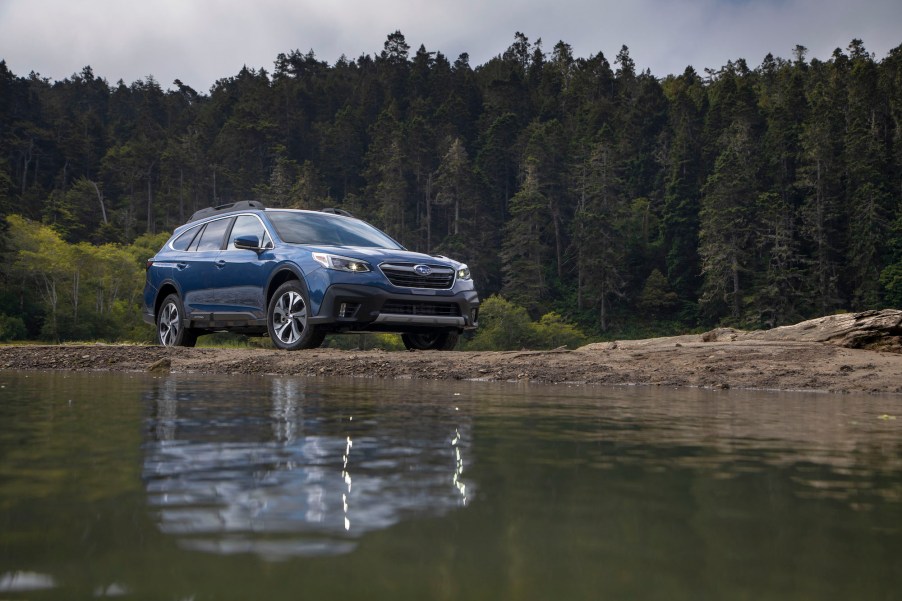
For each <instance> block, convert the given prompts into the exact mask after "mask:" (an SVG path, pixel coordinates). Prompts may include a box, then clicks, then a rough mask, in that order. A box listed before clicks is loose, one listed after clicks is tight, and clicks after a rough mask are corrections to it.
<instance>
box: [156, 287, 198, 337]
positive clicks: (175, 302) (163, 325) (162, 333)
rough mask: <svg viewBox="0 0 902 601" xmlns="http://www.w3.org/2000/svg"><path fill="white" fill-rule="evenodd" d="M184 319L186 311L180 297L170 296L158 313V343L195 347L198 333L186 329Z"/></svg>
mask: <svg viewBox="0 0 902 601" xmlns="http://www.w3.org/2000/svg"><path fill="white" fill-rule="evenodd" d="M184 317H185V309H184V307H183V306H182V301H181V299H179V297H178V295H176V294H170V295H169V296H167V297H166V298H165V299H163V304H161V305H160V309H159V310H158V311H157V342H158V343H160V344H161V345H162V346H194V345H195V344H196V343H197V331H195V330H192V329H191V328H186V327H185V325H184V323H183V320H184Z"/></svg>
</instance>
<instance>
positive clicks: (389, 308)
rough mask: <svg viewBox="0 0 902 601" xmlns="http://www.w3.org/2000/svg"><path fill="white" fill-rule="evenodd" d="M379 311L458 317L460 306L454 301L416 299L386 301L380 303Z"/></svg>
mask: <svg viewBox="0 0 902 601" xmlns="http://www.w3.org/2000/svg"><path fill="white" fill-rule="evenodd" d="M381 313H390V314H392V315H430V316H448V317H458V316H459V315H460V307H458V306H457V305H456V304H454V303H428V302H416V301H388V302H387V303H385V304H384V305H382V311H381Z"/></svg>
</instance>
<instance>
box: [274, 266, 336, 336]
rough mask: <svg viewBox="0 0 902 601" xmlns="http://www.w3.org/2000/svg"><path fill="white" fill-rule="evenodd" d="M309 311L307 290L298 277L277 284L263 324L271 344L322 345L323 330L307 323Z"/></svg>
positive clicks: (324, 334)
mask: <svg viewBox="0 0 902 601" xmlns="http://www.w3.org/2000/svg"><path fill="white" fill-rule="evenodd" d="M309 315H310V311H309V303H308V301H307V293H306V292H305V291H304V289H303V287H302V286H301V284H300V283H299V282H298V281H297V280H292V281H289V282H285V283H284V284H282V285H281V286H279V287H278V289H277V290H276V293H275V294H274V295H273V297H272V300H270V301H269V308H268V309H267V311H266V326H267V328H268V330H269V336H270V338H272V341H273V344H275V345H276V346H277V347H279V348H280V349H285V350H287V351H296V350H299V349H309V348H316V347H318V346H319V345H321V344H322V343H323V340H325V338H326V333H325V332H324V331H322V330H319V329H317V328H315V327H314V326H312V325H310V324H309V320H308V318H309Z"/></svg>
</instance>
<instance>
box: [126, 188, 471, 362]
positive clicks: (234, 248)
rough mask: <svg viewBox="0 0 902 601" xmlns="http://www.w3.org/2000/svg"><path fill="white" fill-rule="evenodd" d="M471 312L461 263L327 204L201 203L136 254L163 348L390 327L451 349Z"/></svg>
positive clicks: (291, 346) (296, 340) (421, 343)
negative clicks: (213, 336) (224, 336)
mask: <svg viewBox="0 0 902 601" xmlns="http://www.w3.org/2000/svg"><path fill="white" fill-rule="evenodd" d="M478 313H479V297H478V295H477V294H476V290H475V289H474V287H473V280H472V278H471V276H470V270H469V268H468V267H467V266H466V265H464V264H462V263H458V262H457V261H453V260H451V259H448V258H447V257H442V256H433V255H427V254H422V253H416V252H411V251H408V250H406V249H405V248H404V247H403V246H401V245H400V244H398V243H397V242H395V241H394V240H393V239H391V238H390V237H389V236H388V235H386V234H385V233H384V232H381V231H380V230H378V229H376V228H375V227H373V226H372V225H370V224H368V223H366V222H364V221H361V220H359V219H355V218H354V217H352V216H350V215H349V214H348V213H345V212H344V211H340V210H337V209H323V211H301V210H293V209H267V208H265V207H264V206H263V205H262V204H261V203H259V202H256V201H242V202H238V203H234V204H231V205H224V206H220V207H215V208H209V209H203V210H201V211H198V212H197V213H195V214H194V215H193V216H192V217H191V220H190V221H189V222H188V223H187V224H185V225H183V226H180V227H179V228H177V229H176V230H175V233H174V234H173V235H172V237H171V238H170V239H169V240H168V241H167V242H166V244H164V245H163V248H162V249H160V251H159V252H158V253H157V254H156V255H155V256H154V257H153V258H152V259H150V260H148V261H147V282H146V284H145V287H144V321H146V322H148V323H151V324H154V325H155V326H156V333H157V341H158V342H159V343H160V344H162V345H164V346H194V344H195V342H196V341H197V337H198V336H199V335H201V334H205V333H209V332H221V331H231V332H240V333H244V334H250V335H261V336H262V335H266V334H269V336H270V337H271V338H272V341H273V343H274V344H275V345H276V346H277V347H279V348H282V349H287V350H296V349H305V348H316V347H318V346H319V345H320V344H322V342H323V339H324V338H325V336H326V334H329V333H336V332H397V333H400V334H401V338H402V340H403V341H404V345H405V346H406V347H407V348H408V349H418V350H428V349H435V350H451V349H453V348H454V347H455V345H456V344H457V340H458V337H459V335H460V334H461V333H462V332H463V331H465V330H471V329H474V328H476V325H477V317H478Z"/></svg>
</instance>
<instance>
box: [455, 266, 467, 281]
mask: <svg viewBox="0 0 902 601" xmlns="http://www.w3.org/2000/svg"><path fill="white" fill-rule="evenodd" d="M457 279H458V280H469V279H470V268H469V267H467V266H466V265H461V266H460V267H458V268H457Z"/></svg>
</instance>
